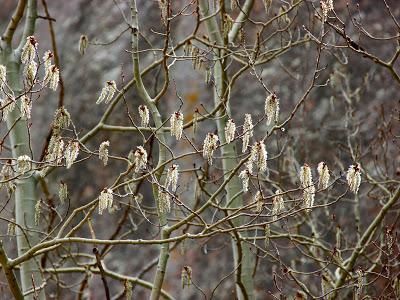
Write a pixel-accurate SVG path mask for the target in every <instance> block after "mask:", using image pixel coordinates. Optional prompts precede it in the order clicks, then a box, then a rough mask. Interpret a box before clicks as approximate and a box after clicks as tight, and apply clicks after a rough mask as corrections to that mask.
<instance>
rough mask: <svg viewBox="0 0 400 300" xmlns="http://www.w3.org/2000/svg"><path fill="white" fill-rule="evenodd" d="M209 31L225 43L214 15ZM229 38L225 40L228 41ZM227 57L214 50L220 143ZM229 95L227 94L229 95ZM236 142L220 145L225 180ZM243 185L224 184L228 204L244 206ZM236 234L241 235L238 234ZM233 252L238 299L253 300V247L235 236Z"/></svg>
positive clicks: (205, 7) (206, 9)
mask: <svg viewBox="0 0 400 300" xmlns="http://www.w3.org/2000/svg"><path fill="white" fill-rule="evenodd" d="M252 4H253V1H247V2H246V5H245V6H246V7H247V9H250V8H251V6H252ZM199 5H200V9H201V12H202V14H203V17H205V16H207V15H211V14H213V13H214V12H213V11H212V10H211V9H210V5H209V2H208V1H206V0H200V1H199ZM239 17H240V19H241V21H243V16H242V15H240V16H239ZM206 26H207V30H208V33H209V38H210V41H211V42H215V43H216V44H217V45H219V46H224V41H223V39H222V37H221V32H220V30H219V29H218V24H217V22H216V19H215V17H214V18H208V19H207V21H206ZM234 31H235V32H231V34H232V35H231V37H230V38H231V39H234V36H235V33H236V34H237V31H238V28H237V27H236V26H235V27H234ZM226 42H227V41H225V43H226ZM223 56H224V51H222V50H219V51H214V59H216V60H217V61H216V63H215V65H214V80H215V87H214V105H215V106H219V105H220V103H221V101H224V105H223V106H222V108H221V110H220V111H219V113H218V115H217V116H218V121H217V127H218V137H219V139H220V141H221V143H225V142H226V139H225V126H226V123H227V121H228V119H229V116H228V114H230V105H229V99H223V97H224V95H227V93H226V89H227V77H226V76H227V75H226V72H225V71H224V70H225V66H224V62H223V59H222V57H223ZM226 97H228V96H226ZM235 144H236V143H235V142H231V143H229V144H227V145H225V146H223V147H221V148H220V149H221V157H222V168H223V172H224V174H225V179H227V178H228V177H229V174H230V172H229V171H231V170H233V169H234V168H235V166H236V165H237V160H236V159H235V157H236V146H235ZM241 189H242V188H241V184H240V182H239V179H238V177H237V176H234V177H233V178H232V179H231V180H230V182H229V183H228V184H227V185H226V187H225V192H226V199H227V200H226V201H227V203H228V207H241V206H243V205H244V203H243V197H242V196H241V195H240V192H241ZM241 223H242V218H235V220H233V222H232V224H233V225H234V226H235V227H237V226H240V224H241ZM237 235H239V236H240V234H239V233H237ZM232 252H233V258H234V262H235V269H236V280H235V281H236V294H237V297H238V299H254V282H253V276H252V274H253V268H254V259H253V257H252V254H251V252H250V247H249V245H248V244H246V243H243V242H238V241H237V240H236V238H233V239H232Z"/></svg>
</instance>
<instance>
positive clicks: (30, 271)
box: [0, 0, 45, 299]
mask: <svg viewBox="0 0 400 300" xmlns="http://www.w3.org/2000/svg"><path fill="white" fill-rule="evenodd" d="M36 5H37V3H36V0H28V1H25V0H20V1H19V2H18V5H17V8H16V10H15V12H14V14H13V17H12V19H11V20H10V23H9V25H8V26H7V28H6V31H5V32H4V35H3V39H2V41H1V48H0V64H3V65H5V66H6V68H7V83H8V86H9V88H10V89H11V90H12V91H13V93H14V95H15V96H16V97H18V96H20V95H21V94H22V92H23V85H22V80H23V74H22V69H23V66H22V64H21V61H20V57H19V56H20V52H21V48H22V46H23V45H24V44H25V42H26V37H27V36H29V35H32V34H33V33H34V28H35V21H36V8H37V7H36ZM24 11H26V14H25V15H26V17H25V25H24V32H23V34H22V38H21V41H20V44H19V47H18V49H17V50H14V49H12V46H11V45H12V39H13V35H14V33H15V30H16V28H17V27H18V26H19V24H20V21H21V19H22V17H23V15H24ZM20 107H21V101H20V99H18V100H17V106H16V107H15V109H14V110H13V111H12V112H11V113H9V114H8V117H7V129H8V130H9V134H8V138H9V143H10V146H11V150H12V157H13V159H14V160H16V159H17V158H18V157H19V156H22V155H27V156H29V157H30V158H31V159H33V153H32V151H31V147H30V142H31V141H30V139H31V135H30V133H29V129H28V128H29V124H28V122H27V121H26V120H23V119H21V118H20V115H21V109H20ZM36 184H37V181H36V179H35V178H34V176H33V172H28V173H26V174H24V175H23V176H21V177H20V178H19V179H18V180H17V181H16V189H15V192H14V200H15V202H14V203H15V221H16V223H17V225H18V226H17V231H16V233H17V248H18V255H22V254H24V253H25V252H26V251H27V250H29V249H30V248H31V247H32V246H33V245H35V244H37V243H38V242H39V234H38V232H39V228H38V226H36V224H35V205H36V203H37V201H38V196H37V190H36V189H37V186H36ZM4 255H5V253H4ZM38 259H39V258H38V257H36V258H35V259H30V260H28V261H26V262H24V263H22V264H21V265H20V269H19V275H20V281H21V289H22V294H25V295H26V296H25V297H24V298H25V299H45V294H44V292H43V290H42V289H41V287H42V284H43V280H42V275H41V272H40V267H39V263H38ZM4 260H6V259H5V258H4ZM9 271H10V272H12V270H9ZM10 278H11V277H10ZM14 296H15V293H14Z"/></svg>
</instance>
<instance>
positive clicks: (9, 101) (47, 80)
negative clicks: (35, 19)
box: [0, 36, 60, 121]
mask: <svg viewBox="0 0 400 300" xmlns="http://www.w3.org/2000/svg"><path fill="white" fill-rule="evenodd" d="M37 48H38V42H37V41H36V39H35V37H34V36H29V37H27V39H26V43H25V45H24V47H23V48H22V53H21V62H22V63H23V64H24V65H25V68H24V75H25V79H26V81H27V83H28V85H30V86H33V85H34V84H36V83H37V72H38V64H37V63H36V61H35V59H36V58H37V57H38V53H37ZM52 58H53V53H51V51H46V52H45V53H44V56H43V62H42V63H43V65H44V69H45V75H44V78H43V80H42V81H41V84H42V87H43V88H44V87H46V86H49V88H50V89H52V90H54V91H55V90H57V87H58V83H59V81H60V71H59V69H58V67H57V66H56V65H53V64H52ZM2 94H4V98H3V97H1V98H0V106H1V107H2V119H3V120H6V119H7V117H8V115H9V113H11V112H12V111H14V109H15V107H16V103H17V101H18V100H19V101H20V113H21V118H22V119H26V120H29V119H30V118H31V110H32V100H31V99H30V98H29V97H28V94H22V95H18V96H16V95H14V93H13V91H12V90H11V88H10V87H9V86H8V85H7V67H6V66H3V65H0V95H2ZM0 121H1V120H0Z"/></svg>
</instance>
